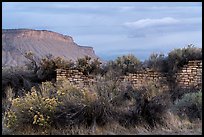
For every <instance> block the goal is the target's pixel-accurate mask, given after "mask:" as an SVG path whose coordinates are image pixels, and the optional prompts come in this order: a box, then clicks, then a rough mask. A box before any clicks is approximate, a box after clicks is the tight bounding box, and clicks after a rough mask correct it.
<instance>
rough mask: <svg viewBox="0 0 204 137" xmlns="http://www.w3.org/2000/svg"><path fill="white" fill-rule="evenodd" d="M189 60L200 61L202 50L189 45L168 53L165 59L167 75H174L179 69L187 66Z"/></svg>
mask: <svg viewBox="0 0 204 137" xmlns="http://www.w3.org/2000/svg"><path fill="white" fill-rule="evenodd" d="M189 60H202V48H196V47H195V46H194V45H192V44H191V45H188V46H187V47H184V48H180V49H174V50H172V51H171V52H169V54H168V57H167V63H168V70H169V73H175V72H176V71H177V70H178V69H179V68H180V67H182V66H183V65H185V64H187V62H188V61H189Z"/></svg>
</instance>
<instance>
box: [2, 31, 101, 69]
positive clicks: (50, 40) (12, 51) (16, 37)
mask: <svg viewBox="0 0 204 137" xmlns="http://www.w3.org/2000/svg"><path fill="white" fill-rule="evenodd" d="M28 51H32V52H33V53H34V54H35V55H36V56H37V57H39V58H41V57H43V56H46V55H48V54H52V55H53V56H55V57H57V56H59V57H62V58H64V59H72V60H73V61H75V60H76V59H77V58H81V57H84V56H85V55H88V56H90V57H92V58H98V57H97V56H96V55H95V53H94V50H93V48H92V47H86V46H79V45H77V44H76V43H75V42H74V40H73V38H72V37H70V36H66V35H62V34H59V33H56V32H52V31H47V30H31V29H3V30H2V66H4V67H5V66H22V65H24V64H25V62H26V61H27V59H26V58H25V57H24V55H23V54H24V53H25V52H28Z"/></svg>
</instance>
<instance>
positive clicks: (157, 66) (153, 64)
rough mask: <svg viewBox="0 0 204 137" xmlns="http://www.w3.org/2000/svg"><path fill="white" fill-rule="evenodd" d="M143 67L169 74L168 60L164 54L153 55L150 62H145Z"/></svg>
mask: <svg viewBox="0 0 204 137" xmlns="http://www.w3.org/2000/svg"><path fill="white" fill-rule="evenodd" d="M143 65H144V66H145V67H147V68H150V69H152V70H154V71H161V72H167V71H168V68H167V58H166V57H165V56H164V54H157V53H152V54H151V55H150V57H149V59H148V60H145V61H144V63H143Z"/></svg>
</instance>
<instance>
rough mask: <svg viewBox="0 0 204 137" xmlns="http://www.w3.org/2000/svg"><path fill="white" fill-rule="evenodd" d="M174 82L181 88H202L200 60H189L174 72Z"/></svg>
mask: <svg viewBox="0 0 204 137" xmlns="http://www.w3.org/2000/svg"><path fill="white" fill-rule="evenodd" d="M175 77H176V83H177V84H178V86H179V87H183V88H190V87H195V88H199V89H200V88H202V60H196V61H189V62H188V64H187V65H184V66H183V68H182V69H181V70H179V71H178V72H177V74H176V76H175Z"/></svg>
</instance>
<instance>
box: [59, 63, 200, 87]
mask: <svg viewBox="0 0 204 137" xmlns="http://www.w3.org/2000/svg"><path fill="white" fill-rule="evenodd" d="M56 72H57V78H56V80H57V81H59V80H63V79H67V80H68V81H69V82H70V83H72V84H74V85H80V86H82V87H86V86H91V85H93V84H94V83H95V82H96V80H95V79H94V78H93V77H91V76H85V75H83V73H82V72H79V71H78V70H64V69H57V70H56ZM167 76H168V75H167V73H162V72H155V71H152V70H144V71H140V72H137V73H135V74H128V75H126V76H122V77H121V79H122V80H124V81H128V82H130V83H131V84H132V85H133V86H134V87H135V88H140V87H141V86H144V85H145V84H148V82H159V85H160V86H161V87H162V88H163V89H165V90H168V89H169V85H168V79H167ZM174 77H175V82H176V83H177V85H178V86H179V87H181V88H191V87H196V88H199V89H201V88H202V60H194V61H189V62H188V64H186V65H184V66H183V67H182V68H181V69H180V70H179V71H178V72H177V73H176V74H175V75H174Z"/></svg>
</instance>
